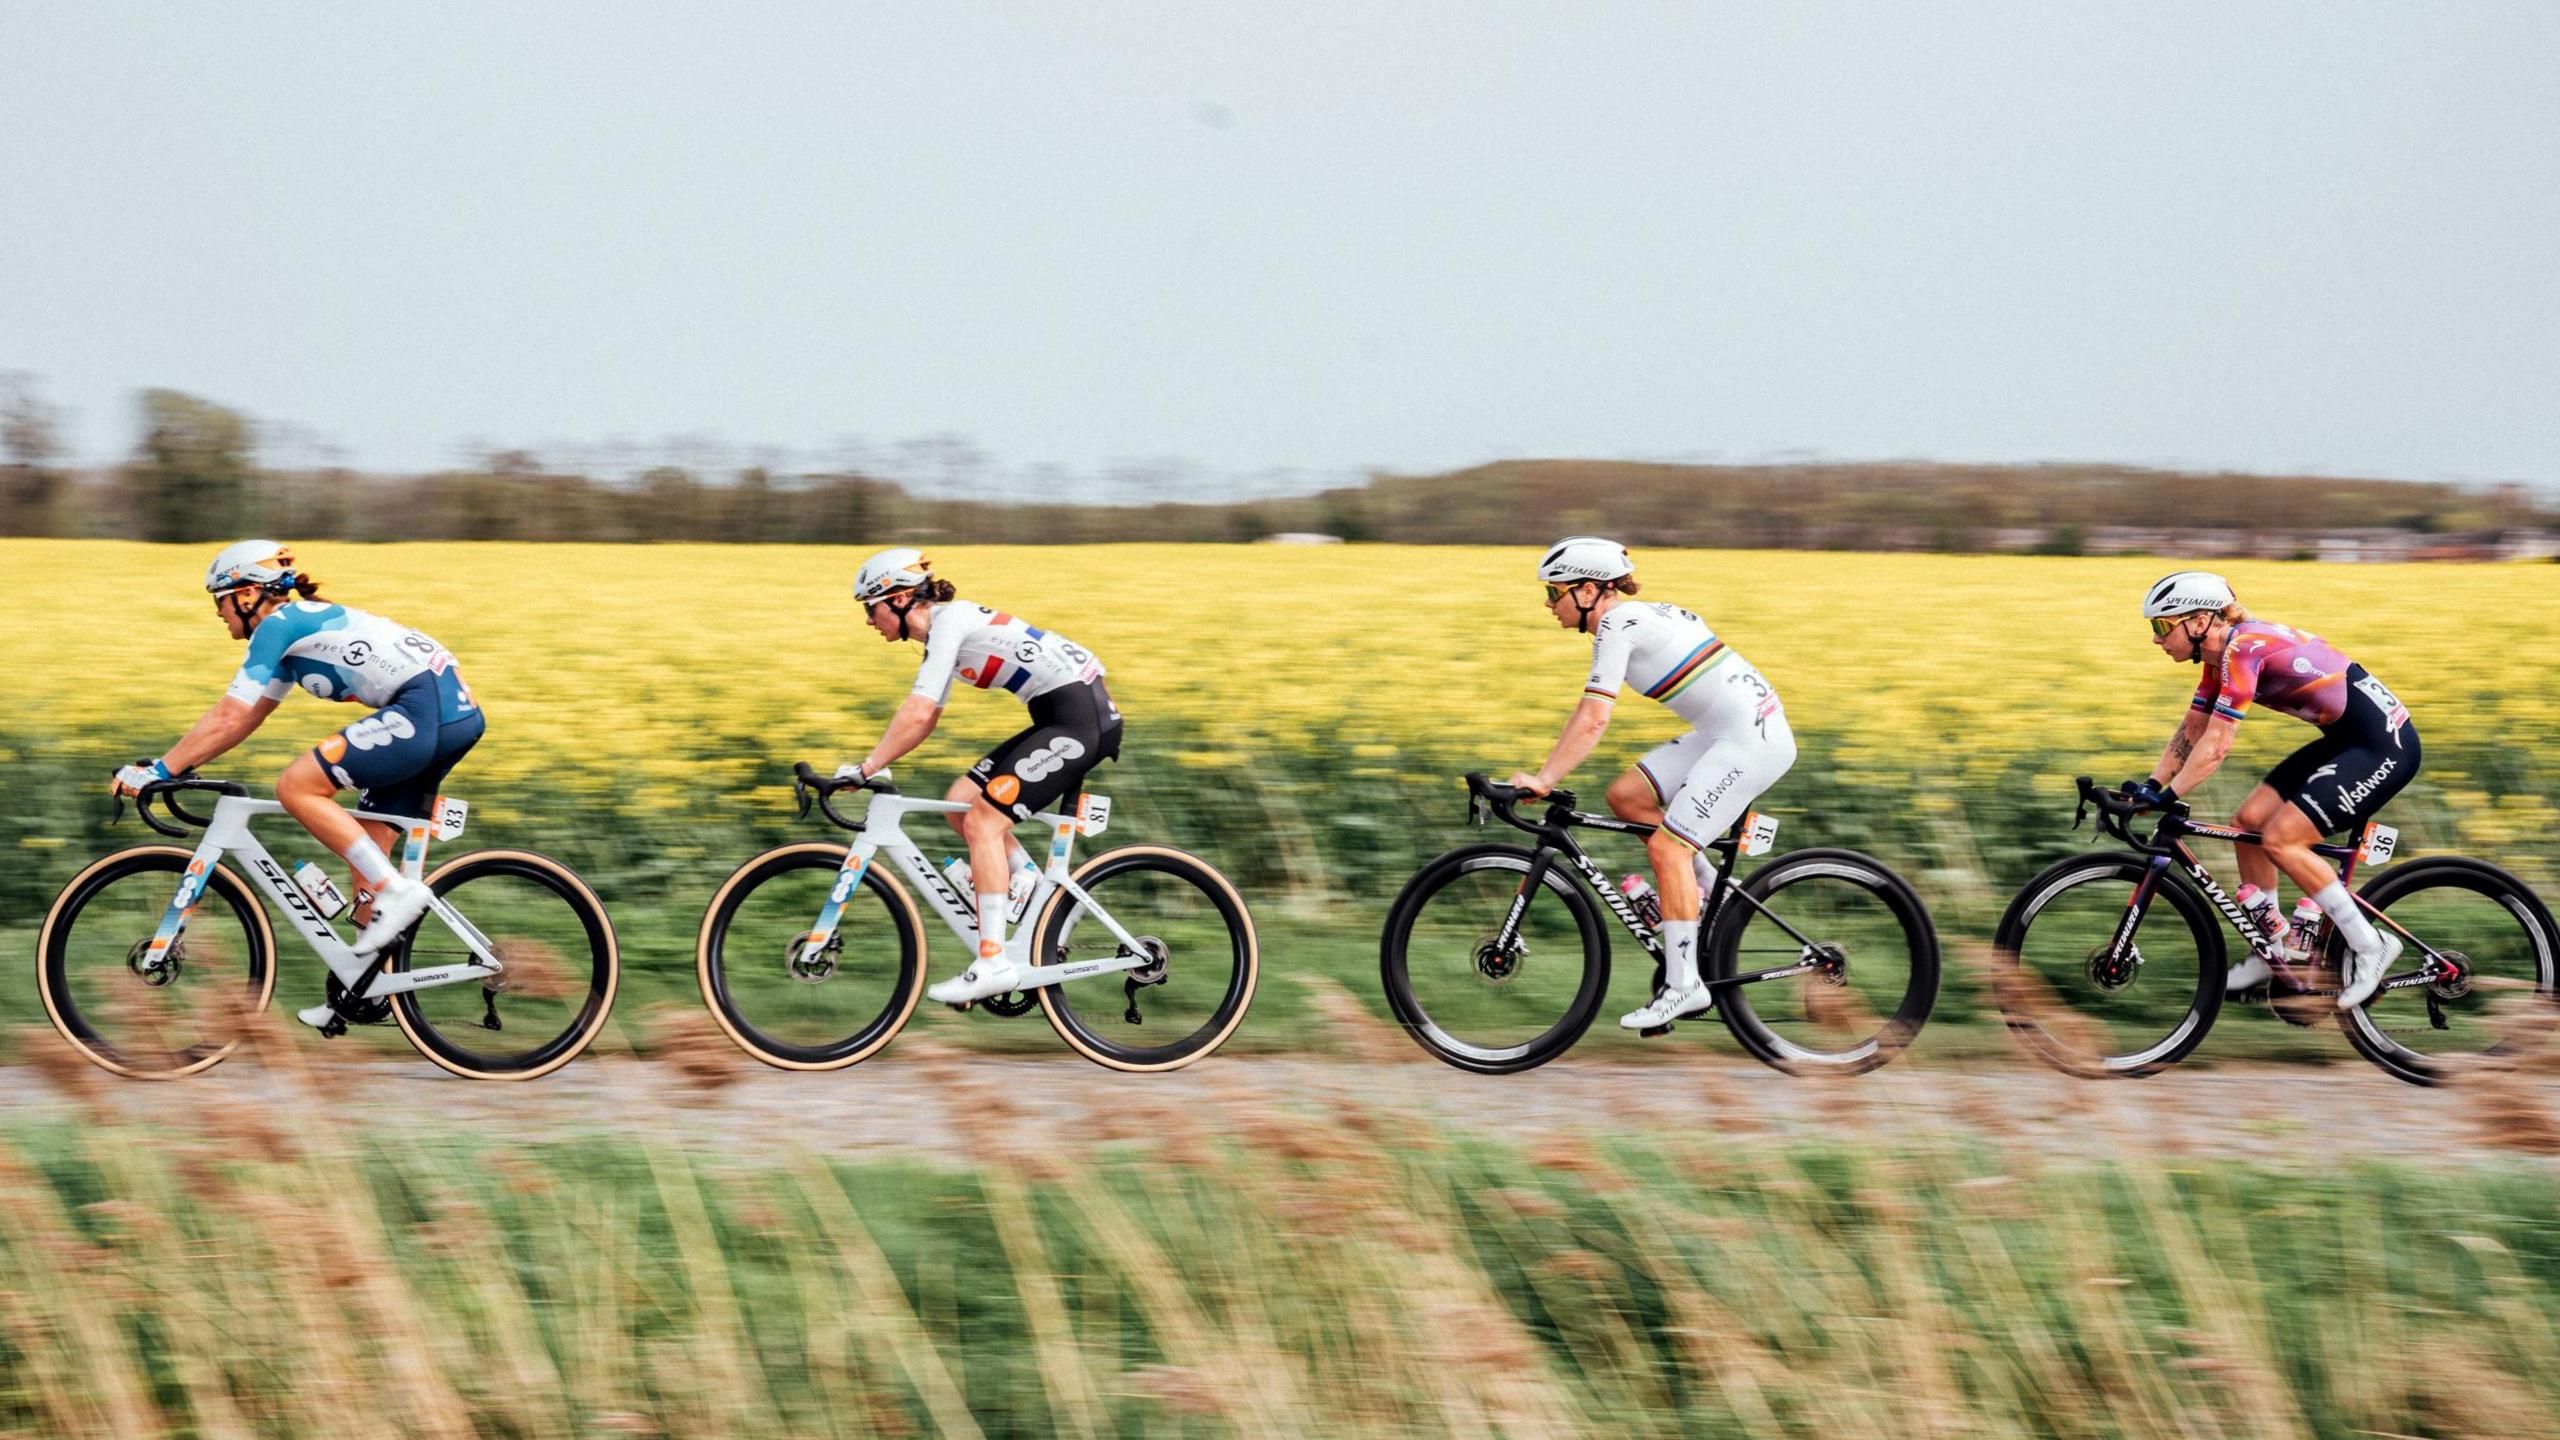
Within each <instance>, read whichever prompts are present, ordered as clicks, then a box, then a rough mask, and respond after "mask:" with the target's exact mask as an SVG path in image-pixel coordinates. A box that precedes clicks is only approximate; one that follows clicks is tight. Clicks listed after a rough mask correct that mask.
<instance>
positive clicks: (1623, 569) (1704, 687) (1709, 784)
mask: <svg viewBox="0 0 2560 1440" xmlns="http://www.w3.org/2000/svg"><path fill="white" fill-rule="evenodd" d="M1538 579H1539V580H1541V581H1543V582H1544V583H1545V585H1546V592H1547V611H1548V613H1549V614H1551V615H1553V616H1554V617H1555V620H1556V623H1557V624H1559V625H1562V626H1564V627H1565V628H1566V629H1568V630H1575V631H1579V632H1582V633H1585V634H1588V635H1589V636H1591V677H1590V679H1589V680H1587V681H1585V682H1584V684H1583V689H1582V703H1581V705H1579V706H1578V707H1576V708H1575V710H1574V712H1573V717H1572V718H1571V719H1569V720H1567V721H1566V722H1565V727H1564V734H1563V735H1561V736H1560V737H1558V738H1557V740H1556V744H1555V749H1554V751H1553V753H1551V754H1549V755H1548V756H1547V763H1545V764H1544V765H1541V766H1539V767H1538V769H1537V771H1536V772H1535V773H1534V774H1533V773H1529V772H1525V771H1524V772H1522V773H1519V774H1516V775H1513V776H1512V777H1511V784H1513V785H1514V786H1517V787H1519V788H1520V789H1523V790H1527V791H1530V792H1532V793H1534V794H1539V795H1543V794H1545V793H1547V792H1548V791H1550V790H1552V789H1554V788H1555V787H1556V786H1557V785H1559V784H1561V783H1562V782H1563V780H1564V777H1565V776H1567V775H1570V774H1572V773H1573V769H1574V767H1575V766H1577V765H1580V764H1581V763H1582V762H1583V761H1584V760H1586V759H1588V758H1589V757H1590V755H1591V751H1592V749H1593V748H1594V747H1596V746H1597V745H1598V744H1599V743H1600V737H1601V735H1602V734H1603V733H1604V732H1606V731H1607V730H1608V728H1609V717H1610V715H1611V713H1612V712H1613V711H1614V710H1615V708H1616V706H1617V702H1618V694H1619V692H1620V691H1621V690H1623V689H1624V688H1626V687H1627V686H1630V685H1632V686H1634V687H1635V688H1636V690H1637V691H1638V692H1639V693H1641V694H1642V695H1643V696H1644V697H1645V698H1646V699H1648V700H1658V701H1660V702H1662V704H1663V705H1664V706H1665V707H1666V708H1668V709H1669V710H1670V711H1671V713H1673V714H1674V715H1677V716H1679V717H1680V718H1681V719H1683V720H1686V721H1688V722H1689V724H1690V725H1692V726H1693V727H1695V728H1694V729H1692V730H1691V731H1690V732H1689V733H1688V734H1686V735H1683V736H1681V737H1680V738H1679V739H1677V740H1672V741H1669V742H1667V743H1665V744H1662V745H1657V746H1655V747H1654V748H1653V749H1652V750H1650V751H1648V752H1646V754H1645V756H1644V758H1643V759H1641V760H1639V761H1637V762H1636V763H1635V765H1634V767H1633V768H1631V769H1629V770H1628V771H1626V773H1624V774H1622V775H1620V776H1619V777H1618V778H1617V779H1615V780H1613V781H1611V782H1610V783H1609V793H1608V800H1609V808H1610V810H1611V811H1613V812H1615V813H1616V814H1617V816H1618V817H1619V818H1620V819H1622V820H1632V821H1634V822H1636V823H1638V824H1642V825H1653V826H1658V827H1659V828H1658V829H1656V830H1655V831H1654V832H1653V834H1652V835H1650V836H1648V837H1647V838H1646V840H1645V851H1646V853H1647V855H1648V856H1649V857H1650V858H1651V859H1652V861H1653V873H1654V884H1655V887H1656V889H1657V890H1658V892H1659V894H1660V896H1661V902H1662V950H1663V983H1662V992H1661V993H1660V994H1659V995H1656V996H1655V997H1654V999H1653V1003H1652V1004H1650V1005H1647V1006H1645V1007H1644V1008H1643V1009H1641V1010H1637V1011H1634V1012H1632V1013H1630V1014H1628V1015H1626V1016H1624V1017H1622V1018H1621V1019H1620V1020H1619V1021H1618V1023H1619V1024H1620V1025H1622V1026H1625V1027H1626V1028H1627V1029H1629V1030H1649V1029H1652V1028H1654V1027H1656V1026H1659V1025H1667V1024H1669V1023H1671V1022H1672V1021H1673V1020H1675V1019H1678V1018H1679V1017H1681V1016H1683V1015H1700V1014H1704V1013H1705V1012H1706V1011H1707V1010H1709V1009H1710V1008H1712V1007H1713V1006H1714V1004H1715V994H1714V992H1713V991H1711V990H1709V989H1708V988H1707V987H1706V986H1705V985H1704V984H1703V983H1701V981H1700V979H1699V975H1698V916H1699V913H1700V910H1701V908H1702V905H1703V903H1704V899H1705V895H1706V892H1707V887H1709V886H1710V885H1712V884H1714V883H1715V866H1714V864H1713V862H1712V861H1710V860H1709V859H1708V858H1707V846H1708V845H1709V844H1710V843H1712V842H1713V841H1715V840H1716V839H1717V838H1719V837H1720V836H1722V835H1723V834H1724V832H1725V831H1727V830H1728V829H1731V828H1732V826H1733V823H1734V822H1735V821H1736V820H1739V819H1740V818H1742V815H1743V814H1744V812H1745V811H1747V810H1748V809H1749V808H1750V806H1751V802H1752V801H1754V800H1757V799H1759V798H1760V796H1761V794H1762V793H1763V792H1764V791H1766V790H1767V789H1768V788H1769V787H1770V786H1772V785H1774V784H1776V783H1777V782H1778V777H1779V776H1781V775H1784V774H1786V773H1787V768H1788V767H1789V766H1791V765H1793V764H1795V760H1796V739H1795V732H1794V731H1792V730H1790V729H1788V728H1787V715H1786V711H1785V709H1784V708H1783V707H1781V706H1780V705H1779V703H1778V692H1777V690H1776V689H1775V688H1773V687H1772V686H1771V685H1770V684H1769V681H1768V678H1767V677H1766V676H1764V675H1762V674H1761V673H1760V672H1759V670H1757V669H1756V668H1754V667H1753V666H1752V664H1751V662H1750V661H1748V660H1745V659H1743V658H1742V657H1741V656H1740V655H1738V654H1736V653H1734V651H1733V649H1732V647H1730V646H1728V645H1726V644H1725V643H1724V641H1723V640H1721V639H1719V638H1717V636H1716V633H1715V632H1714V631H1713V630H1710V629H1708V628H1707V622H1705V621H1704V620H1701V619H1699V618H1698V617H1697V615H1695V614H1694V613H1692V612H1690V611H1687V610H1683V609H1681V608H1680V607H1679V606H1677V605H1659V604H1655V603H1652V602H1650V601H1639V600H1637V599H1635V598H1634V597H1635V594H1636V580H1635V562H1634V561H1633V560H1632V559H1630V558H1629V557H1628V555H1627V548H1626V547H1625V546H1623V545H1621V544H1619V543H1618V542H1616V541H1615V540H1608V539H1603V538H1602V537H1600V536H1597V535H1572V536H1567V537H1566V538H1565V539H1563V540H1559V541H1557V542H1556V543H1555V544H1554V545H1553V546H1551V547H1549V548H1548V550H1547V553H1546V555H1545V556H1544V557H1543V558H1542V559H1540V560H1539V561H1538Z"/></svg>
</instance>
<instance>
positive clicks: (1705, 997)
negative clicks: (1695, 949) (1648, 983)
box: [1618, 984, 1716, 1030]
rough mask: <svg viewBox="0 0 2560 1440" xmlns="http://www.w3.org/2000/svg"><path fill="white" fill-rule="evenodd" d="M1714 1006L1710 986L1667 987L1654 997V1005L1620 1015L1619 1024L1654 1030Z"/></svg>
mask: <svg viewBox="0 0 2560 1440" xmlns="http://www.w3.org/2000/svg"><path fill="white" fill-rule="evenodd" d="M1714 1008H1716V992H1714V991H1713V990H1710V989H1708V988H1707V987H1706V986H1705V985H1704V984H1697V985H1692V986H1690V987H1689V988H1688V989H1686V990H1672V989H1669V988H1665V989H1664V990H1663V992H1662V993H1661V994H1659V995H1656V996H1654V997H1653V1003H1652V1004H1650V1005H1647V1006H1646V1007H1644V1008H1643V1009H1641V1010H1631V1011H1628V1012H1627V1013H1626V1014H1624V1015H1621V1016H1619V1017H1618V1025H1619V1028H1621V1029H1625V1030H1651V1029H1653V1028H1655V1027H1656V1026H1660V1025H1668V1024H1670V1023H1671V1022H1672V1021H1674V1020H1677V1019H1680V1018H1681V1017H1683V1016H1687V1015H1704V1014H1706V1013H1707V1012H1708V1011H1710V1010H1713V1009H1714Z"/></svg>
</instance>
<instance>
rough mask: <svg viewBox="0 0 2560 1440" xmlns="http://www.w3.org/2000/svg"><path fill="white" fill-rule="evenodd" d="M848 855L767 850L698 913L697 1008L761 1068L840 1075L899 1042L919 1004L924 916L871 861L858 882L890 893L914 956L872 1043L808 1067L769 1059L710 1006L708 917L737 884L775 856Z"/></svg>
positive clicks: (836, 848) (834, 850)
mask: <svg viewBox="0 0 2560 1440" xmlns="http://www.w3.org/2000/svg"><path fill="white" fill-rule="evenodd" d="M851 853H853V847H852V846H851V845H830V844H828V843H826V842H825V841H823V840H810V841H804V842H802V843H801V844H797V845H777V846H775V847H774V848H773V849H771V850H767V851H766V852H764V853H763V854H761V855H758V856H756V857H755V858H754V859H752V860H749V861H748V862H747V863H745V864H744V865H741V866H739V867H738V868H737V869H736V870H734V871H732V872H731V873H730V875H729V878H728V879H726V880H724V881H722V882H720V889H719V892H718V893H717V894H715V895H713V896H712V897H711V903H710V904H709V905H708V906H706V907H704V909H703V912H702V928H701V929H700V930H699V931H697V932H696V933H695V935H694V939H693V979H694V984H695V985H697V986H698V987H700V989H701V991H702V1008H703V1009H705V1010H708V1011H710V1012H711V1019H712V1021H713V1022H714V1023H716V1024H717V1025H719V1027H720V1033H722V1034H724V1035H726V1036H728V1037H729V1041H730V1043H731V1044H733V1045H736V1046H737V1047H738V1048H739V1049H741V1050H744V1051H746V1052H747V1053H748V1054H750V1055H753V1056H754V1057H756V1058H757V1059H758V1060H761V1061H763V1062H764V1063H765V1064H767V1065H770V1066H772V1067H773V1068H774V1069H776V1070H800V1071H812V1070H842V1069H844V1068H846V1067H847V1066H850V1065H859V1064H861V1063H862V1062H863V1061H865V1060H868V1059H870V1058H871V1057H872V1056H874V1055H877V1054H879V1053H880V1051H881V1049H882V1048H883V1047H885V1046H886V1045H887V1044H888V1043H889V1042H890V1041H892V1040H895V1039H897V1038H898V1036H899V1034H900V1032H902V1031H904V1030H905V1029H906V1028H907V1022H908V1021H909V1020H911V1019H913V1018H915V1013H916V1005H917V1003H918V1002H920V1001H922V1000H923V999H924V977H925V933H924V917H923V916H922V915H920V914H918V913H917V912H916V902H915V899H914V897H912V896H910V895H909V894H907V887H905V886H904V885H901V884H899V883H898V877H897V876H896V875H895V874H892V873H890V872H889V871H886V870H883V869H881V868H880V867H879V865H878V863H877V862H876V857H875V863H873V864H872V865H871V866H870V867H869V870H868V871H867V872H866V875H865V878H864V882H863V883H864V884H869V883H870V880H869V877H870V876H871V875H877V876H879V877H880V883H881V885H882V886H883V887H884V888H885V889H886V890H887V891H888V892H889V898H890V901H891V902H892V903H891V905H890V914H891V915H892V916H893V917H895V919H896V920H897V922H898V924H899V925H901V926H903V927H904V928H905V930H906V939H908V940H909V941H911V942H912V943H913V945H914V947H915V954H916V973H915V978H914V982H913V983H912V984H910V985H908V986H907V993H906V997H905V999H904V1001H903V1002H902V1003H901V1004H900V1005H899V1007H898V1018H897V1020H896V1021H895V1022H893V1023H892V1024H891V1025H890V1026H889V1028H888V1029H886V1030H883V1031H881V1032H880V1038H879V1039H877V1040H874V1041H872V1042H871V1043H870V1044H869V1045H866V1046H864V1047H863V1048H861V1049H860V1050H857V1051H855V1052H853V1053H852V1054H850V1055H847V1056H845V1057H844V1058H843V1059H840V1060H828V1061H824V1062H816V1063H813V1062H811V1061H807V1060H791V1059H786V1058H784V1057H782V1056H779V1055H772V1054H768V1053H767V1052H765V1051H763V1050H760V1049H758V1048H757V1047H756V1046H755V1045H754V1044H752V1043H751V1042H749V1041H748V1039H747V1037H746V1036H744V1035H741V1034H739V1033H738V1027H737V1026H735V1025H732V1024H730V1023H729V1017H728V1016H726V1015H724V1014H722V1013H721V1011H720V1007H719V1006H718V1005H717V1004H715V1003H714V1002H713V1001H712V998H711V919H712V917H713V916H715V915H718V914H719V913H720V911H721V910H722V908H723V907H725V906H727V905H728V903H729V895H730V892H731V891H734V890H736V889H737V888H738V883H739V882H740V881H742V880H744V879H746V878H747V876H748V875H749V874H750V873H752V872H754V871H755V870H757V869H759V868H760V867H762V866H764V865H765V864H766V863H768V862H770V861H772V860H773V859H774V858H775V857H777V856H783V855H825V856H827V857H828V858H829V859H831V860H833V861H834V862H835V863H836V864H838V865H842V864H843V863H844V857H845V856H847V855H849V854H851Z"/></svg>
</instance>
